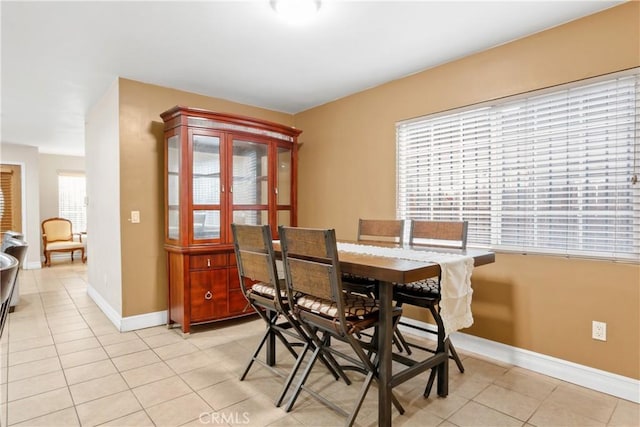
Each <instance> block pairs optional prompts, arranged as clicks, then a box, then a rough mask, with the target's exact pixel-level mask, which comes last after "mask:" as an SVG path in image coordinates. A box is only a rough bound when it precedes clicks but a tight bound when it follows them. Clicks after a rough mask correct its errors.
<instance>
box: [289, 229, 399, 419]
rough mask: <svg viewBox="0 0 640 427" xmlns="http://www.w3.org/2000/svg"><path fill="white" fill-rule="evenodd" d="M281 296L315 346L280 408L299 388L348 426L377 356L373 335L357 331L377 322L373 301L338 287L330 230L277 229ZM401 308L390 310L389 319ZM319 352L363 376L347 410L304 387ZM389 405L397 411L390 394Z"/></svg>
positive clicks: (373, 375) (374, 372)
mask: <svg viewBox="0 0 640 427" xmlns="http://www.w3.org/2000/svg"><path fill="white" fill-rule="evenodd" d="M279 235H280V244H281V249H282V256H283V263H284V271H285V281H286V286H287V296H288V298H289V301H290V304H291V306H292V307H293V312H294V315H295V316H296V318H297V319H298V320H299V321H300V323H301V324H302V326H303V327H304V328H305V330H306V331H307V333H308V335H309V336H310V337H311V338H312V339H313V341H314V342H315V344H316V349H315V351H314V352H313V354H312V357H311V360H310V361H309V362H307V365H306V368H305V370H304V372H303V373H302V375H301V377H300V380H299V382H298V384H297V386H296V388H295V389H294V391H293V395H292V397H291V399H290V401H289V403H288V404H287V406H286V408H285V409H286V410H287V411H289V410H290V409H291V408H292V407H293V405H294V403H295V401H296V399H297V397H298V395H299V394H300V392H301V391H302V390H303V389H304V390H305V391H307V392H309V394H311V396H313V397H314V398H316V399H318V400H319V401H320V402H322V403H324V404H325V405H327V406H329V407H330V408H332V409H334V410H335V411H337V412H338V413H340V414H342V415H344V416H346V417H347V422H346V425H348V426H351V425H353V423H354V421H355V419H356V417H357V415H358V411H359V410H360V407H361V405H362V402H363V400H364V398H365V396H366V394H367V391H368V389H369V387H370V385H371V382H372V381H373V380H374V379H377V375H378V374H377V373H378V359H379V358H378V354H377V353H375V351H374V350H375V348H376V340H377V334H376V333H374V334H373V337H372V339H371V341H363V340H361V339H359V338H358V336H357V334H358V333H359V332H360V331H363V330H365V329H368V328H372V327H373V328H375V327H377V325H378V321H379V319H378V317H379V316H378V314H379V306H378V301H376V300H375V299H373V298H370V297H368V296H366V295H360V294H352V293H347V292H344V291H343V287H342V279H341V277H342V276H341V274H340V263H339V260H338V248H337V244H336V236H335V230H332V229H311V228H296V227H284V226H280V227H279ZM400 314H401V310H399V309H397V310H395V312H394V316H393V319H394V323H395V322H396V321H397V320H398V319H399V316H400ZM329 337H331V338H335V339H336V340H339V341H342V342H344V343H346V344H348V347H347V349H348V348H350V349H351V351H350V352H349V353H348V354H347V353H346V352H345V351H343V350H342V349H338V348H336V346H333V345H328V343H329V342H330V341H329V339H328V338H329ZM323 352H329V353H330V354H332V355H334V356H336V358H338V359H340V360H343V361H344V362H345V363H347V364H348V365H341V366H342V368H343V369H350V370H355V371H358V372H361V373H363V374H364V375H366V377H365V380H364V383H363V384H362V386H361V388H360V391H359V393H358V395H357V396H356V402H355V404H354V406H353V408H352V409H351V412H347V411H345V410H344V409H343V408H342V407H341V406H339V405H338V404H336V403H335V402H333V401H331V400H330V399H328V398H327V397H325V396H323V395H321V394H320V393H318V392H316V391H314V390H311V389H310V388H308V387H307V386H306V384H305V383H306V380H307V378H308V377H309V374H310V372H311V369H312V368H313V366H314V364H315V362H316V360H317V359H318V357H319V356H320V355H321V354H322V353H323ZM392 399H393V403H394V405H395V406H396V408H397V409H398V411H399V412H400V413H401V414H402V413H404V409H403V408H402V405H401V404H400V403H399V402H398V400H397V399H396V398H395V396H394V397H393V398H392Z"/></svg>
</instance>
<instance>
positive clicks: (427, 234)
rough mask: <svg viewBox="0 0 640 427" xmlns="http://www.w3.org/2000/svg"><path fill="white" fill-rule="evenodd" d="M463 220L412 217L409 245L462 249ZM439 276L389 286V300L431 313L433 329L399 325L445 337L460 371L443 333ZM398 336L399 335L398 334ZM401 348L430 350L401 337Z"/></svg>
mask: <svg viewBox="0 0 640 427" xmlns="http://www.w3.org/2000/svg"><path fill="white" fill-rule="evenodd" d="M467 229H468V222H467V221H425V220H413V221H411V227H410V229H409V244H410V245H412V246H425V247H433V248H450V249H460V250H464V249H466V247H467ZM440 297H441V295H440V277H439V276H438V277H432V278H429V279H424V280H420V281H417V282H411V283H396V284H395V286H394V288H393V299H394V300H395V301H396V306H398V307H402V306H403V305H404V304H409V305H413V306H417V307H422V308H426V309H428V310H429V312H430V313H431V315H432V317H433V319H434V321H435V322H436V330H435V331H434V330H432V329H427V328H422V327H420V326H417V325H413V324H410V323H406V322H403V321H402V319H401V320H400V322H399V325H401V326H405V327H410V328H413V329H417V330H420V331H423V332H427V333H431V334H436V335H439V339H446V340H448V344H449V346H448V347H449V357H450V358H451V359H453V360H454V361H455V363H456V365H457V367H458V370H459V371H460V372H461V373H462V372H464V366H463V364H462V361H461V360H460V357H459V356H458V353H457V352H456V350H455V347H454V346H453V344H452V343H451V340H450V339H449V338H448V337H447V338H445V336H444V326H443V324H442V318H441V317H440V306H439V302H440ZM401 337H402V336H401ZM402 340H403V345H404V346H405V350H406V351H407V352H408V353H409V354H411V350H410V347H415V348H419V349H421V350H426V351H430V352H433V350H432V349H429V348H426V347H423V346H420V345H418V344H413V343H408V342H407V341H406V340H404V337H402ZM435 375H436V370H435V369H432V370H431V374H430V376H429V381H428V382H427V387H426V388H425V392H424V395H425V397H428V396H429V393H430V392H431V387H432V386H433V381H434V380H435Z"/></svg>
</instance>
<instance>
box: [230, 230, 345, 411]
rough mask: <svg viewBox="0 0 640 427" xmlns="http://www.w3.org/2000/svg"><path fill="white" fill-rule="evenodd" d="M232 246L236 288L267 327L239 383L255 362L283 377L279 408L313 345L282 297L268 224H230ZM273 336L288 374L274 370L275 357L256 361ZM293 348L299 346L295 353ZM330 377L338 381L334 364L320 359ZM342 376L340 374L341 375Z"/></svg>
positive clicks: (267, 356) (284, 292) (280, 281)
mask: <svg viewBox="0 0 640 427" xmlns="http://www.w3.org/2000/svg"><path fill="white" fill-rule="evenodd" d="M231 230H232V233H233V244H234V250H235V255H236V262H237V266H238V274H239V276H240V287H241V289H242V291H243V293H244V295H245V297H246V299H247V301H248V303H249V305H250V306H251V307H252V308H253V309H254V310H255V311H256V312H257V313H258V314H259V315H260V317H261V318H262V319H263V320H264V321H265V323H266V325H267V328H266V330H265V333H264V335H263V336H262V338H261V340H260V342H259V343H258V346H257V348H256V349H255V351H254V352H253V353H252V355H251V357H250V359H249V362H248V363H247V366H246V367H245V369H244V370H243V372H242V374H241V375H240V381H243V380H244V379H245V378H246V376H247V374H248V373H249V371H250V369H251V367H252V366H253V364H254V363H258V364H260V365H262V366H263V367H265V368H267V369H268V370H270V371H271V372H273V373H274V374H276V375H278V376H280V377H284V378H285V383H284V386H283V388H282V390H281V391H280V393H279V394H278V396H277V398H276V402H275V405H276V406H280V405H281V404H282V401H283V400H284V398H285V396H286V394H287V391H288V390H289V387H290V386H291V383H292V381H293V379H294V378H295V375H296V373H297V372H298V369H299V367H300V364H301V363H302V361H303V359H304V356H305V354H306V353H307V351H308V350H309V348H312V347H313V345H314V344H313V342H312V341H311V340H310V339H309V337H308V336H307V335H306V333H305V332H304V331H303V330H302V328H301V327H300V324H299V323H298V321H297V320H296V319H295V318H294V317H293V316H292V315H291V310H290V304H289V300H288V299H287V296H286V290H285V286H284V279H280V278H279V277H278V271H277V267H276V262H275V255H274V250H273V245H272V236H271V230H270V228H269V226H268V225H262V226H258V225H239V224H231ZM273 336H275V337H277V338H278V339H279V340H280V342H282V344H283V345H284V347H285V348H286V349H287V350H288V351H289V353H291V355H292V356H293V358H294V360H295V362H294V364H293V367H292V369H291V371H290V372H289V373H288V374H286V373H283V372H282V371H281V370H278V369H276V368H274V367H273V366H272V365H274V364H275V360H269V359H270V358H272V359H275V355H273V354H272V355H265V360H263V359H261V358H260V352H261V350H262V349H263V348H264V346H265V344H266V343H267V342H268V340H269V339H271V338H272V337H273ZM294 347H301V350H300V352H296V350H295V349H294ZM323 362H324V363H325V365H326V366H327V367H328V368H329V370H330V372H331V374H332V375H333V376H334V377H335V378H336V379H338V378H339V375H338V373H337V370H338V368H336V366H337V362H336V361H332V362H333V363H330V362H328V361H327V360H326V358H325V359H323ZM343 375H344V374H343Z"/></svg>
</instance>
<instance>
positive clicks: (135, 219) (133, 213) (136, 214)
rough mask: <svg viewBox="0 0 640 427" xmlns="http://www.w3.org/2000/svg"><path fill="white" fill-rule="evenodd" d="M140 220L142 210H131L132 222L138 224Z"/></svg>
mask: <svg viewBox="0 0 640 427" xmlns="http://www.w3.org/2000/svg"><path fill="white" fill-rule="evenodd" d="M139 222H140V211H131V223H132V224H138V223H139Z"/></svg>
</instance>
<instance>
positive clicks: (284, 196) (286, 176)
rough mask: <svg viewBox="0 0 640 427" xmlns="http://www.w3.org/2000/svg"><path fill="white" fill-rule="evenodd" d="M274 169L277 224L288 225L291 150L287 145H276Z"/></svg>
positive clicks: (289, 222)
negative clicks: (276, 157)
mask: <svg viewBox="0 0 640 427" xmlns="http://www.w3.org/2000/svg"><path fill="white" fill-rule="evenodd" d="M277 153H278V154H277V155H278V159H277V165H276V167H277V169H278V170H277V171H276V190H275V191H276V205H277V212H278V213H277V221H278V224H277V225H284V226H290V225H292V224H291V189H292V187H291V180H292V172H291V169H292V168H291V163H292V160H291V157H292V150H291V149H290V148H287V147H278V151H277Z"/></svg>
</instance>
